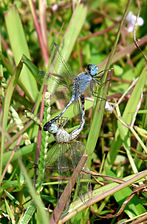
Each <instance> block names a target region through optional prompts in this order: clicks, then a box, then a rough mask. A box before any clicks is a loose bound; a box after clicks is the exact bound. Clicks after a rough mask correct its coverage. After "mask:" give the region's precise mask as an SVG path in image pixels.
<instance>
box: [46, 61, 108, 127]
mask: <svg viewBox="0 0 147 224" xmlns="http://www.w3.org/2000/svg"><path fill="white" fill-rule="evenodd" d="M102 72H103V71H102ZM102 72H98V66H96V65H93V64H88V66H87V67H86V70H85V72H82V73H80V74H78V75H77V76H76V77H75V78H74V80H73V82H74V85H73V93H72V96H71V99H70V101H69V103H68V104H67V105H66V107H65V108H64V109H63V110H62V111H61V113H60V114H59V115H58V116H56V117H55V118H53V119H52V120H50V121H48V122H47V123H45V125H44V127H43V130H44V131H48V130H49V127H50V126H51V124H52V123H53V124H54V122H55V121H56V120H58V119H59V118H60V117H61V116H62V115H63V114H64V112H65V111H66V110H67V109H68V108H69V106H70V105H71V104H72V103H73V102H74V101H76V100H78V99H79V98H80V96H81V94H82V93H83V92H84V91H85V90H87V88H88V87H89V85H90V90H91V93H92V95H93V96H96V97H98V95H97V93H96V92H95V91H94V88H93V86H94V84H95V83H96V84H98V85H99V86H101V79H102V77H103V75H104V73H103V74H101V75H100V73H102Z"/></svg>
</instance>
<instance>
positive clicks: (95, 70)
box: [86, 64, 98, 76]
mask: <svg viewBox="0 0 147 224" xmlns="http://www.w3.org/2000/svg"><path fill="white" fill-rule="evenodd" d="M86 70H87V72H88V73H89V75H91V76H95V75H96V74H97V73H98V67H97V66H96V65H93V64H89V65H87V69H86Z"/></svg>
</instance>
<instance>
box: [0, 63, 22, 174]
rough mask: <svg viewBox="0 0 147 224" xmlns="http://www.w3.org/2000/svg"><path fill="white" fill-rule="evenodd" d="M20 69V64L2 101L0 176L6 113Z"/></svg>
mask: <svg viewBox="0 0 147 224" xmlns="http://www.w3.org/2000/svg"><path fill="white" fill-rule="evenodd" d="M21 69H22V62H20V63H19V64H18V66H17V67H16V70H15V72H14V74H13V76H12V77H11V79H10V80H9V84H8V87H7V90H6V94H5V100H4V107H3V117H2V135H1V156H0V176H1V172H2V161H3V151H4V142H5V131H6V129H7V120H8V113H9V106H10V102H11V97H12V94H13V91H14V88H15V85H16V83H17V80H18V78H19V75H20V72H21Z"/></svg>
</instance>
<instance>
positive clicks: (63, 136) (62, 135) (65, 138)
mask: <svg viewBox="0 0 147 224" xmlns="http://www.w3.org/2000/svg"><path fill="white" fill-rule="evenodd" d="M54 137H55V140H56V142H58V143H70V141H71V140H70V134H69V133H68V132H67V131H65V130H64V129H63V128H59V129H58V132H57V133H56V134H55V135H54Z"/></svg>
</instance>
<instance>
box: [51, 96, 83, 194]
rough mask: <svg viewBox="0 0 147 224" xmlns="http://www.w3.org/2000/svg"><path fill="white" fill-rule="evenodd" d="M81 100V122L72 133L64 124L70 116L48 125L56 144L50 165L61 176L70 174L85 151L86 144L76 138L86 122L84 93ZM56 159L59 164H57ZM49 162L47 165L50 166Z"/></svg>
mask: <svg viewBox="0 0 147 224" xmlns="http://www.w3.org/2000/svg"><path fill="white" fill-rule="evenodd" d="M80 101H81V124H80V126H79V127H78V128H76V129H75V130H74V131H72V132H71V133H68V132H67V131H66V130H65V129H64V126H65V125H66V123H67V122H68V120H69V119H68V118H65V119H63V117H62V119H61V120H60V119H59V120H57V121H55V122H54V123H53V122H52V123H50V126H49V127H48V132H49V133H50V134H53V136H54V138H55V141H56V144H55V145H54V147H53V152H52V156H50V159H49V161H48V160H47V163H48V164H49V167H51V168H53V169H54V170H56V169H57V170H58V173H59V175H60V176H63V173H64V176H65V177H67V176H69V169H70V168H71V167H72V168H73V169H74V168H75V167H76V166H77V164H78V162H79V160H80V158H81V156H82V155H83V153H84V150H85V146H84V144H82V143H81V142H80V141H77V140H76V138H77V137H78V136H79V134H80V132H81V131H82V129H83V127H84V124H85V97H84V95H81V96H80ZM57 151H58V152H59V157H58V159H57V158H56V155H55V154H56V152H57ZM56 160H58V161H57V165H56ZM48 164H47V166H48ZM60 185H62V182H61V183H60V184H59V185H58V197H59V196H60V191H61V190H60V189H59V187H60Z"/></svg>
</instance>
